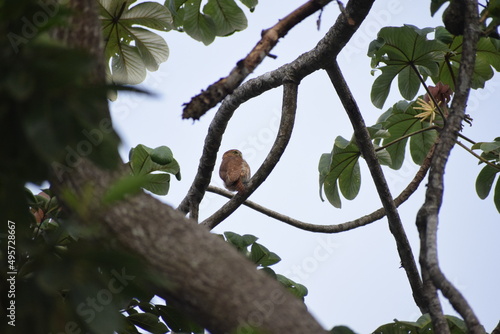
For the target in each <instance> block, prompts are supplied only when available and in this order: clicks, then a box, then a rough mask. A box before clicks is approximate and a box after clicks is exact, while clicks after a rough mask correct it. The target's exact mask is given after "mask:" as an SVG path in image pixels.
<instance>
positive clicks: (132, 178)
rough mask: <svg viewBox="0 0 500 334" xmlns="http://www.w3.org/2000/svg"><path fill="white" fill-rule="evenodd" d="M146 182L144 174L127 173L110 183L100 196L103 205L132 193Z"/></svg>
mask: <svg viewBox="0 0 500 334" xmlns="http://www.w3.org/2000/svg"><path fill="white" fill-rule="evenodd" d="M146 183H147V176H145V175H127V176H125V177H123V178H121V179H119V180H118V181H116V182H115V183H113V184H112V185H111V187H110V188H109V189H108V190H107V191H106V193H105V194H104V196H103V198H102V202H103V204H104V205H108V204H111V203H113V202H116V201H120V200H122V199H124V198H125V197H127V196H130V195H134V194H136V193H138V192H139V191H140V190H141V187H143V186H144V185H145V184H146Z"/></svg>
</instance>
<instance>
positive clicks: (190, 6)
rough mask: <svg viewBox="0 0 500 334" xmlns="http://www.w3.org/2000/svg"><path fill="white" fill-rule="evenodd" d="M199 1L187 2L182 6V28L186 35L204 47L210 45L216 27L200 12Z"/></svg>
mask: <svg viewBox="0 0 500 334" xmlns="http://www.w3.org/2000/svg"><path fill="white" fill-rule="evenodd" d="M200 6H201V0H188V1H186V3H185V5H184V21H183V28H184V31H186V33H187V34H188V35H189V36H191V37H192V38H194V39H195V40H197V41H200V42H203V44H205V45H209V44H210V43H212V42H213V41H214V39H215V36H216V27H215V23H214V21H213V20H212V18H211V17H210V16H208V15H205V14H203V13H201V12H200Z"/></svg>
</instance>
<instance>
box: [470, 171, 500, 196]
mask: <svg viewBox="0 0 500 334" xmlns="http://www.w3.org/2000/svg"><path fill="white" fill-rule="evenodd" d="M498 172H499V171H498V169H496V168H493V167H491V166H490V165H486V166H484V168H483V169H482V170H481V171H480V172H479V174H478V176H477V178H476V193H477V195H478V196H479V198H480V199H485V198H486V197H488V195H489V193H490V190H491V186H492V185H493V181H494V180H495V177H496V175H497V173H498Z"/></svg>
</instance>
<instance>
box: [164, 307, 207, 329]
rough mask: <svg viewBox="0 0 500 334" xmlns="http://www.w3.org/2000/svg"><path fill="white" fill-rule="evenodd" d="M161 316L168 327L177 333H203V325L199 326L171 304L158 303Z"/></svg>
mask: <svg viewBox="0 0 500 334" xmlns="http://www.w3.org/2000/svg"><path fill="white" fill-rule="evenodd" d="M156 308H157V309H158V311H159V313H160V316H161V318H162V319H163V321H165V323H166V324H167V325H168V327H169V328H170V329H171V330H172V331H173V332H176V333H203V332H204V331H203V327H201V326H199V325H198V324H196V323H195V322H193V321H192V320H191V319H189V318H188V317H187V316H186V315H184V314H183V313H182V312H180V311H179V310H178V309H177V308H175V307H173V306H170V305H156Z"/></svg>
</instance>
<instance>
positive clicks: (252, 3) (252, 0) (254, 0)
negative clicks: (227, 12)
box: [240, 0, 259, 12]
mask: <svg viewBox="0 0 500 334" xmlns="http://www.w3.org/2000/svg"><path fill="white" fill-rule="evenodd" d="M240 1H241V3H242V4H244V5H245V6H247V7H248V9H250V11H251V12H253V11H254V10H255V7H257V4H258V3H259V0H240Z"/></svg>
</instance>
